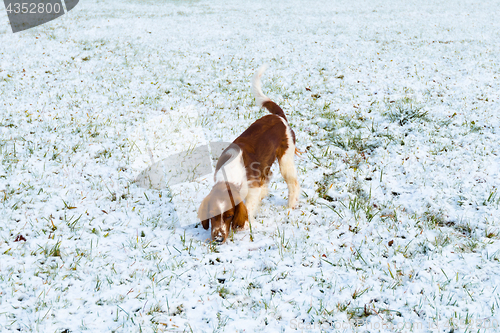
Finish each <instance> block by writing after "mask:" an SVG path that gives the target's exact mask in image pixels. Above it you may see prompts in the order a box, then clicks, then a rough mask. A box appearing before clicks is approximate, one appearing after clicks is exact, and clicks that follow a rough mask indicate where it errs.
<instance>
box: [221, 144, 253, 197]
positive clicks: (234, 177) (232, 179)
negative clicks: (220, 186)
mask: <svg viewBox="0 0 500 333" xmlns="http://www.w3.org/2000/svg"><path fill="white" fill-rule="evenodd" d="M220 182H229V183H233V184H234V185H236V186H238V187H239V188H240V196H241V198H242V199H245V197H246V195H247V192H248V184H247V183H248V181H247V171H246V169H245V163H244V162H243V152H242V151H241V150H239V151H238V155H236V157H235V158H233V159H230V161H229V163H226V164H224V165H223V166H222V167H221V168H220V169H219V170H217V173H216V174H215V183H220Z"/></svg>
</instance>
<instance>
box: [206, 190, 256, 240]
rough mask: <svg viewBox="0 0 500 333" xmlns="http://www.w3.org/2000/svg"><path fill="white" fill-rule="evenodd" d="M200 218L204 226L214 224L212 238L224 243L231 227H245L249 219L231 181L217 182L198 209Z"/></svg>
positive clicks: (237, 191)
mask: <svg viewBox="0 0 500 333" xmlns="http://www.w3.org/2000/svg"><path fill="white" fill-rule="evenodd" d="M198 218H199V219H200V221H201V224H202V225H203V228H205V229H208V227H209V225H211V226H212V240H213V241H215V242H217V243H221V244H222V243H224V242H225V241H226V239H227V237H228V236H229V232H230V230H231V228H233V229H237V228H243V227H244V226H245V222H246V221H248V212H247V208H246V206H245V204H244V203H243V200H242V198H241V196H240V194H239V189H238V188H237V187H236V186H234V185H232V184H231V183H226V182H220V183H217V184H215V186H214V187H213V188H212V191H211V192H210V194H209V195H208V196H207V197H206V198H205V199H203V201H202V203H201V205H200V208H199V209H198Z"/></svg>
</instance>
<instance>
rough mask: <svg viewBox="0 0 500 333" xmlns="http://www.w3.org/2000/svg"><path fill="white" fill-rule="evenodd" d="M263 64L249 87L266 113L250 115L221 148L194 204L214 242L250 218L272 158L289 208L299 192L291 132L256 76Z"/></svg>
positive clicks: (265, 185)
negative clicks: (206, 187) (205, 190)
mask: <svg viewBox="0 0 500 333" xmlns="http://www.w3.org/2000/svg"><path fill="white" fill-rule="evenodd" d="M265 69H266V67H265V66H264V67H262V68H261V69H260V70H259V71H258V72H257V73H256V74H255V76H254V77H253V80H252V92H253V94H254V96H255V100H256V104H257V105H258V106H260V107H265V108H266V109H267V110H268V111H269V112H270V113H271V114H270V115H267V116H264V117H262V118H260V119H258V120H257V121H255V122H254V123H253V124H252V125H250V127H249V128H248V129H247V130H246V131H244V132H243V133H242V134H241V135H240V136H239V137H238V138H236V140H234V141H233V143H232V144H231V145H230V146H229V147H228V148H227V149H226V150H224V152H222V154H221V156H220V158H219V160H218V162H217V166H216V168H215V177H214V178H215V185H214V187H213V188H212V191H211V192H210V194H208V196H207V197H206V198H205V199H204V200H203V201H202V203H201V205H200V208H199V209H198V218H199V219H200V221H201V224H202V225H203V228H205V229H208V227H209V223H211V225H212V240H213V241H216V242H218V243H224V242H225V241H226V238H227V237H228V236H229V232H230V229H231V228H233V229H237V228H243V227H244V226H245V222H246V221H248V219H250V222H252V221H253V218H254V216H255V213H256V211H257V208H258V206H259V203H260V201H261V200H262V199H263V198H264V197H265V196H266V195H267V193H268V183H269V179H270V177H271V171H270V169H271V166H272V165H273V163H274V161H275V160H276V159H278V162H279V166H280V172H281V174H282V175H283V178H284V179H285V181H286V183H287V185H288V207H289V208H294V207H295V205H296V204H297V200H298V197H299V190H300V188H299V183H298V181H297V171H296V169H295V164H294V155H295V153H296V148H295V133H294V132H293V130H292V129H291V128H290V125H289V124H288V120H287V119H286V116H285V113H284V112H283V110H282V109H281V108H280V107H279V106H278V105H277V104H276V103H274V102H273V101H271V100H270V99H269V98H268V97H267V96H265V95H264V94H263V93H262V88H261V82H260V78H261V76H262V74H263V73H264V71H265ZM243 200H244V201H245V203H244V202H243Z"/></svg>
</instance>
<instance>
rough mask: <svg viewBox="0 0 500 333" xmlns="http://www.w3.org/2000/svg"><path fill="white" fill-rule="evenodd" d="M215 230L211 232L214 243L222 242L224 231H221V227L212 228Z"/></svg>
mask: <svg viewBox="0 0 500 333" xmlns="http://www.w3.org/2000/svg"><path fill="white" fill-rule="evenodd" d="M214 231H215V232H214V233H213V234H212V239H213V241H214V242H216V243H219V244H221V243H224V240H225V237H224V233H223V232H222V230H221V229H217V230H214Z"/></svg>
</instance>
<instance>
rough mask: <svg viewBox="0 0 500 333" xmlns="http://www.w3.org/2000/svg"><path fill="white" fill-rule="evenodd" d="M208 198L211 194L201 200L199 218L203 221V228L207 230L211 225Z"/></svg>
mask: <svg viewBox="0 0 500 333" xmlns="http://www.w3.org/2000/svg"><path fill="white" fill-rule="evenodd" d="M208 200H209V196H207V197H206V198H205V199H203V201H202V202H201V205H200V208H198V219H200V221H201V225H202V226H203V229H205V230H207V229H208V227H209V222H210V218H209V216H208V215H209V214H208Z"/></svg>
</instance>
